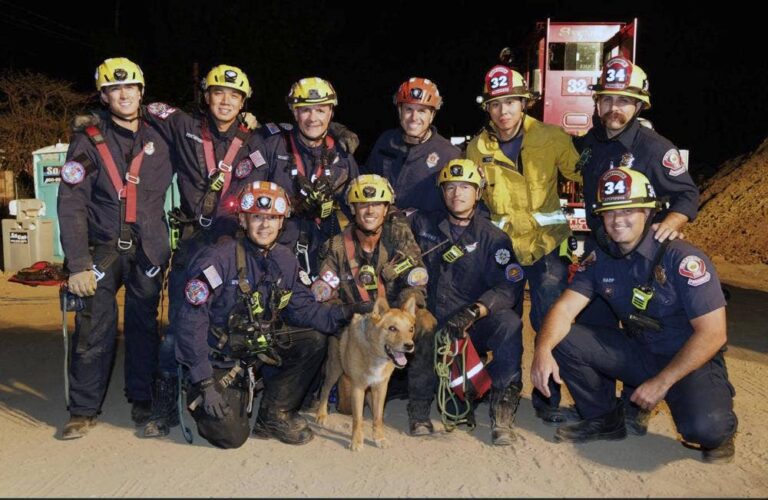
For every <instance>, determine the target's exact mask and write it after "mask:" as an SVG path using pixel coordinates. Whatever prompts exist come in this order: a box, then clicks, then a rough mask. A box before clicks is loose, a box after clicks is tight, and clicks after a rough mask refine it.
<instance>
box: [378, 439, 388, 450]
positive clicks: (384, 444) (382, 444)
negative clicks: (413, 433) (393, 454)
mask: <svg viewBox="0 0 768 500" xmlns="http://www.w3.org/2000/svg"><path fill="white" fill-rule="evenodd" d="M374 443H376V446H377V447H379V448H381V449H386V448H389V447H390V446H391V444H390V443H389V439H387V438H381V439H374Z"/></svg>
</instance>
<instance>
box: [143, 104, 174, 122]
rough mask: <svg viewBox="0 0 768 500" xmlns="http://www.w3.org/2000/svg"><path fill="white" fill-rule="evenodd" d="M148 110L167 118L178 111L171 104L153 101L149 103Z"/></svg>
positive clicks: (150, 112)
mask: <svg viewBox="0 0 768 500" xmlns="http://www.w3.org/2000/svg"><path fill="white" fill-rule="evenodd" d="M147 111H148V112H149V114H150V115H152V116H155V117H157V118H160V119H161V120H165V119H166V118H168V117H169V116H171V115H172V114H173V113H175V112H176V108H174V107H173V106H169V105H167V104H165V103H164V102H153V103H150V104H148V105H147Z"/></svg>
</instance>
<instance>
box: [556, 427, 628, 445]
mask: <svg viewBox="0 0 768 500" xmlns="http://www.w3.org/2000/svg"><path fill="white" fill-rule="evenodd" d="M626 437H627V430H626V429H625V428H624V427H622V428H621V429H617V430H615V431H611V432H601V433H599V434H591V435H589V436H583V437H575V438H574V437H565V436H561V435H560V434H555V442H556V443H562V442H568V443H588V442H590V441H600V440H605V441H621V440H622V439H625V438H626Z"/></svg>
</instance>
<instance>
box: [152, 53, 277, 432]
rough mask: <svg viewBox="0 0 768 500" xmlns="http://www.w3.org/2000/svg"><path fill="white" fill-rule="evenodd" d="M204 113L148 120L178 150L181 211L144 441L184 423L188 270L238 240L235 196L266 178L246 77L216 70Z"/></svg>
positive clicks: (156, 108)
mask: <svg viewBox="0 0 768 500" xmlns="http://www.w3.org/2000/svg"><path fill="white" fill-rule="evenodd" d="M202 88H203V97H204V100H205V107H204V108H203V109H201V111H199V112H196V113H193V114H188V113H185V112H183V111H181V110H178V109H176V108H174V107H172V106H169V105H168V104H165V103H160V102H155V103H151V104H149V105H148V106H147V108H146V110H147V113H146V116H147V118H148V120H149V121H150V123H151V124H152V125H153V127H154V128H156V129H157V130H158V131H159V132H160V133H161V134H162V135H163V136H164V137H165V138H166V139H167V140H168V142H169V143H170V144H171V145H172V147H173V148H174V152H175V158H176V162H175V167H176V175H177V183H178V186H179V192H180V195H181V196H180V207H179V210H177V211H174V212H173V213H172V214H171V218H172V219H171V225H172V227H173V228H174V231H177V237H178V242H177V245H178V246H177V248H176V250H175V251H174V253H173V260H172V264H171V272H170V276H169V283H168V290H169V311H168V319H169V327H168V329H167V330H166V333H165V335H164V338H163V341H162V343H161V345H160V358H159V368H158V374H157V376H156V380H155V391H156V397H155V398H154V399H153V402H154V405H153V408H152V416H151V417H150V420H149V422H148V423H147V425H146V426H145V427H144V431H143V435H144V437H160V436H165V435H167V434H168V433H169V431H170V428H171V427H173V426H175V425H178V422H179V416H178V410H177V408H178V407H177V404H176V398H177V397H178V379H177V375H176V373H177V363H176V360H175V354H174V337H175V330H176V328H177V327H178V322H177V320H176V315H177V313H178V310H179V307H180V306H181V303H182V302H183V301H184V285H185V277H186V272H187V267H188V266H189V264H190V262H191V260H192V259H193V258H194V255H195V254H196V253H197V252H198V251H199V250H200V249H201V248H203V247H205V246H208V245H212V244H214V243H215V242H216V240H217V239H218V237H219V236H221V235H230V236H234V234H235V232H236V230H237V228H238V222H237V210H236V208H237V207H236V202H237V194H238V193H239V192H240V191H241V190H242V188H243V186H245V185H247V184H249V183H251V182H253V181H256V180H265V179H266V177H267V171H268V167H267V165H266V160H265V159H264V154H265V153H264V152H265V147H264V140H263V138H262V136H261V134H260V133H259V132H258V131H255V130H252V128H253V126H254V123H251V124H250V126H249V125H248V124H247V123H246V121H245V120H244V116H245V115H244V114H243V111H244V109H245V107H246V103H247V101H248V99H249V98H250V97H251V94H252V89H251V85H250V83H249V81H248V76H247V75H246V74H245V73H244V72H243V71H242V70H241V69H240V68H237V67H235V66H229V65H224V64H222V65H218V66H215V67H213V68H212V69H211V70H210V71H209V72H208V74H207V75H206V77H205V79H204V80H203V83H202Z"/></svg>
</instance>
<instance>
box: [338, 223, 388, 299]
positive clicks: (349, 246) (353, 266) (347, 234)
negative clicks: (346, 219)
mask: <svg viewBox="0 0 768 500" xmlns="http://www.w3.org/2000/svg"><path fill="white" fill-rule="evenodd" d="M344 252H345V253H346V254H347V261H348V262H349V269H350V271H351V272H352V279H353V280H354V282H355V286H357V291H358V293H359V294H360V298H361V299H362V300H363V302H370V300H371V296H370V295H369V294H368V290H366V289H365V287H364V286H363V285H362V284H361V283H360V279H359V278H358V276H359V274H360V264H359V263H358V262H357V259H356V258H355V242H354V241H353V239H352V226H351V225H350V226H347V228H346V229H344ZM376 291H377V292H378V296H379V297H385V296H386V295H385V294H386V291H385V290H384V283H383V282H382V280H381V276H380V275H377V276H376Z"/></svg>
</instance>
